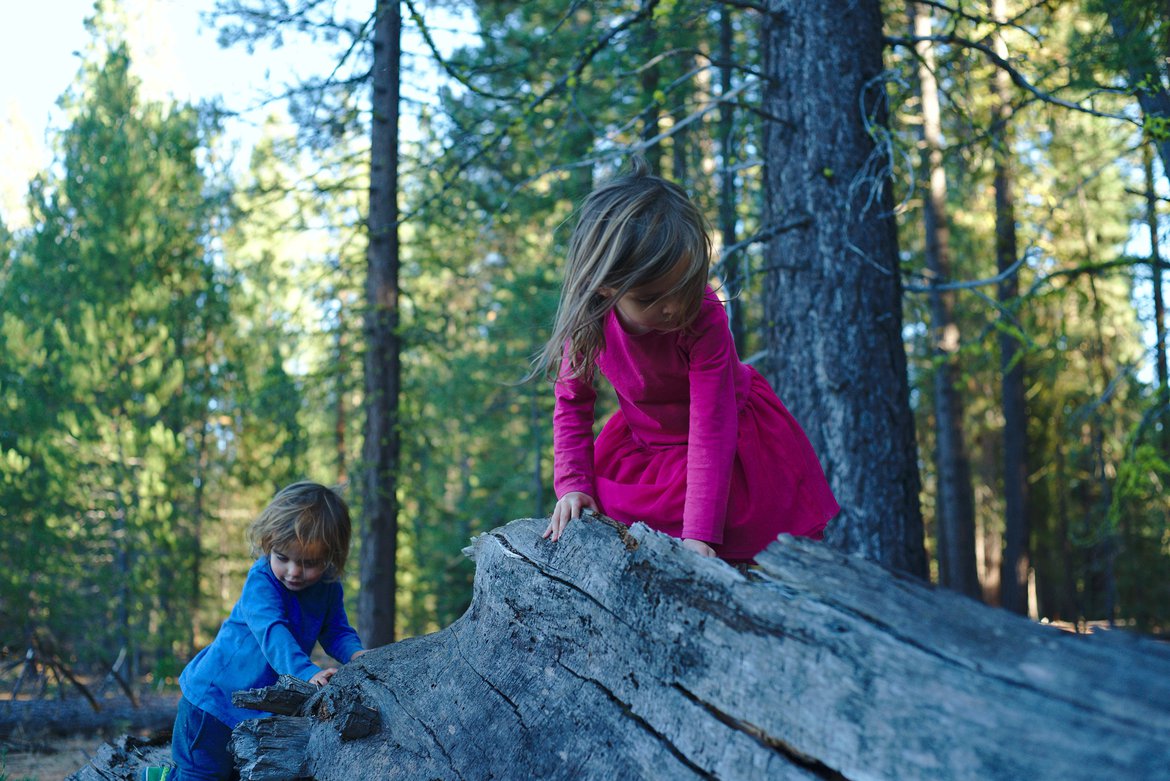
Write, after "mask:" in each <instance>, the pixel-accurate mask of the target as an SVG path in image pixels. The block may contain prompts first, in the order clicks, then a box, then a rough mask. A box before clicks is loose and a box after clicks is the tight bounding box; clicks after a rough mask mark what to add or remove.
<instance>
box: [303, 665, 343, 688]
mask: <svg viewBox="0 0 1170 781" xmlns="http://www.w3.org/2000/svg"><path fill="white" fill-rule="evenodd" d="M335 672H337V668H336V667H326V668H325V669H324V670H322V671H320V672H319V673H317V674H316V675H314V676H313V677H312V678H310V679H309V683H311V684H313V685H314V686H324V685H325V684H327V683H329V679H330V678H332V677H333V673H335Z"/></svg>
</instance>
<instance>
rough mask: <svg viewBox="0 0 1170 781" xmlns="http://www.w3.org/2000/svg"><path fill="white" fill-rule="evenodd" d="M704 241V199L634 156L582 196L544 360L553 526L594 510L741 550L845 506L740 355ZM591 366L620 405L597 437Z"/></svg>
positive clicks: (808, 526)
mask: <svg viewBox="0 0 1170 781" xmlns="http://www.w3.org/2000/svg"><path fill="white" fill-rule="evenodd" d="M710 252H711V244H710V238H709V236H708V234H707V229H706V221H705V220H704V219H703V216H702V214H701V213H700V212H699V210H698V209H697V207H696V206H695V205H694V204H693V203H692V202H691V201H690V199H689V198H688V197H687V195H686V193H685V192H683V190H682V189H681V188H680V187H678V186H677V185H675V184H673V183H671V182H668V181H666V180H664V179H661V178H659V177H656V176H652V175H650V174H649V171H648V168H647V166H646V164H645V162H643V161H641V160H635V162H634V168H633V172H632V173H631V174H629V175H627V176H622V177H619V178H617V179H614V180H612V181H610V182H609V183H607V184H604V185H602V186H601V187H599V188H598V189H596V190H595V191H594V192H593V193H592V194H591V195H590V196H589V197H588V198H587V199H586V201H585V203H584V204H583V205H582V207H581V211H580V219H579V222H578V224H577V227H576V229H575V230H574V231H573V235H572V238H571V239H570V243H569V255H568V262H567V265H566V270H565V281H564V288H563V290H562V292H561V301H560V307H559V309H558V311H557V319H556V324H555V326H554V328H553V334H552V338H551V339H550V340H549V342H548V344H547V345H546V346H545V348H544V351H543V352H542V353H541V355H540V356H538V358H537V367H538V371H544V372H545V373H546V375H548V376H549V377H550V378H555V379H556V383H555V395H556V409H555V412H554V414H553V452H554V468H553V476H554V479H553V484H554V488H555V490H556V494H557V497H558V500H557V504H556V508H555V509H554V510H553V512H552V517H551V518H550V520H549V525H548V528H547V529H546V530H545V532H544V536H545V537H546V538H551V539H552V540H553V541H554V542H555V541H556V540H557V539H559V538H560V536H561V534H562V533H563V532H564V530H565V527H566V526H567V525H568V523H569V521H570V520H572V519H574V518H578V517H580V515H581V511H582V510H583V509H585V508H591V509H593V510H596V511H598V512H601V513H603V514H605V515H608V516H610V517H611V518H614V519H615V520H618V521H621V522H622V523H625V524H627V525H628V524H632V523H634V522H636V521H642V522H644V523H645V524H647V525H648V526H650V528H652V529H656V530H658V531H661V532H665V533H667V534H670V535H672V536H674V537H679V538H681V539H682V541H683V546H684V547H686V548H689V549H690V550H693V551H695V552H697V553H700V554H702V555H704V556H719V557H721V558H723V559H727V560H731V561H745V560H750V559H751V558H752V557H753V556H755V555H756V554H757V553H759V552H760V551H761V550H763V549H764V548H765V547H767V546H768V544H769V543H771V542H772V541H773V540H775V539H776V537H777V536H778V535H779V534H781V533H787V534H793V535H798V536H804V537H813V538H816V539H820V538H821V536H822V534H823V530H824V528H825V525H826V524H827V523H828V521H829V520H830V519H831V518H832V517H833V516H834V515H836V513H837V511H838V509H839V508H838V505H837V502H836V500H835V499H834V498H833V494H832V491H830V489H829V485H828V482H827V481H826V480H825V475H824V472H823V470H822V469H821V465H820V462H819V461H818V460H817V457H816V454H815V453H814V452H813V449H812V446H811V445H810V444H809V441H808V438H807V437H806V436H805V434H804V431H803V430H802V429H801V427H800V425H799V424H798V423H797V422H796V420H795V419H793V417H792V415H791V414H790V413H789V412H788V410H787V409H785V408H784V405H783V404H781V403H780V400H779V399H778V398H777V397H776V394H775V393H774V392H773V391H772V388H771V387H770V386H769V385H768V383H767V381H766V380H765V379H764V378H763V377H762V376H760V374H759V373H758V372H757V371H756V370H755V369H753V368H751V367H750V366H747V365H745V364H743V363H741V362H740V360H739V357H738V355H737V354H736V351H735V344H734V342H733V341H732V338H731V331H730V329H729V328H728V322H727V314H726V312H725V311H724V309H723V305H722V303H721V302H720V301H719V299H718V298H717V297H716V296H715V294H714V293H713V292H712V290H711V288H710V287H708V286H707V275H708V272H709V269H710ZM595 369H597V370H600V372H601V374H603V375H604V376H605V377H606V378H607V379H608V380H609V381H610V383H611V384H612V385H613V387H614V390H615V391H616V392H617V397H618V401H619V403H620V408H619V409H618V411H617V412H615V413H614V414H613V416H612V417H610V419H609V420H608V421H607V422H606V423H605V426H604V427H603V428H602V431H601V433H600V434H599V435H598V437H597V441H596V442H594V439H593V405H594V400H595V398H596V393H595V391H594V388H593V379H594V374H595Z"/></svg>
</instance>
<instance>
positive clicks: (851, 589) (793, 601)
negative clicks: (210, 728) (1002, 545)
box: [306, 519, 1170, 781]
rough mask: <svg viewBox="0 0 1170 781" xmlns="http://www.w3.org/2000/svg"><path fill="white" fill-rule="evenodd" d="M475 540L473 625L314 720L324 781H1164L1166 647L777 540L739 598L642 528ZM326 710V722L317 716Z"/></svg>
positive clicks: (1168, 737)
mask: <svg viewBox="0 0 1170 781" xmlns="http://www.w3.org/2000/svg"><path fill="white" fill-rule="evenodd" d="M546 525H547V521H546V520H540V519H526V520H519V521H515V522H513V523H511V524H508V525H507V526H504V527H502V528H499V529H495V530H493V531H491V532H489V533H487V534H484V535H482V536H481V537H479V538H478V539H477V540H476V542H475V545H474V547H473V556H474V558H475V560H476V565H477V572H476V580H475V596H474V599H473V602H472V606H471V608H470V609H469V610H468V612H467V613H466V614H465V615H464V616H463V617H462V618H460V619H459V620H458V621H456V622H455V623H454V624H452V625H451V626H450V627H448V628H447V629H445V630H443V631H441V632H438V633H436V634H433V635H428V636H426V637H419V638H413V639H409V640H405V641H403V642H400V643H396V644H394V645H391V646H387V647H385V648H382V649H378V650H376V651H374V652H373V653H370V654H367V655H365V656H363V657H361V658H360V659H359V660H357V661H355V662H354V663H352V664H350V665H347V666H345V667H343V668H342V669H341V671H340V672H338V674H337V675H336V676H335V677H334V679H333V681H332V682H331V684H330V685H329V686H327V687H326V688H325V689H324V690H322V692H321V693H319V694H318V695H316V698H315V699H314V700H311V701H310V702H309V703H308V704H307V706H306V707H307V709H308V710H310V711H311V710H313V709H314V707H316V708H317V709H318V710H324V711H325V712H327V713H330V712H336V711H337V710H338V707H337V703H339V702H342V701H344V700H345V699H346V698H348V697H358V698H360V700H361V701H362V702H363V703H366V704H367V705H368V706H370V707H372V708H374V709H376V710H378V711H379V712H380V716H381V730H380V731H379V732H378V733H377V734H374V735H371V736H368V737H365V738H361V739H357V740H349V741H345V740H343V739H342V737H341V735H340V734H339V732H338V730H337V729H331V728H329V727H328V726H327V724H325V723H323V722H322V723H318V724H315V725H314V726H313V728H312V729H311V731H310V735H309V738H308V744H307V746H306V757H307V758H306V768H307V771H308V772H309V773H311V775H312V777H313V778H317V779H321V781H333V780H334V779H337V780H340V779H347V778H353V777H355V776H354V774H355V773H356V772H358V771H361V773H363V774H365V776H366V777H378V778H388V779H394V778H402V779H415V778H445V779H467V780H468V781H471V780H472V779H475V780H477V781H478V780H479V779H493V778H495V779H513V778H548V779H554V778H563V779H593V778H596V779H645V778H661V779H672V780H673V779H708V778H719V779H759V778H769V779H842V778H844V779H859V780H860V779H899V780H903V779H939V778H945V779H980V780H983V779H1020V778H1029V779H1046V778H1052V779H1062V781H1064V780H1065V779H1094V780H1096V779H1099V778H1122V777H1124V778H1127V779H1143V778H1149V779H1154V778H1164V773H1165V770H1166V768H1167V767H1170V709H1167V708H1166V706H1165V703H1166V702H1167V701H1170V675H1168V674H1167V673H1170V648H1167V647H1165V646H1164V645H1161V644H1158V643H1155V642H1154V641H1151V640H1145V639H1141V638H1135V637H1130V636H1127V635H1124V634H1122V633H1119V632H1116V633H1112V634H1108V635H1104V636H1094V637H1083V636H1080V637H1078V636H1073V635H1067V634H1064V633H1061V632H1059V631H1058V630H1056V629H1053V628H1049V627H1042V626H1038V625H1036V624H1033V623H1031V622H1028V621H1026V620H1024V619H1020V618H1018V617H1016V616H1013V615H1010V614H1008V613H1005V612H1003V611H999V610H995V609H991V608H987V607H984V606H982V605H979V604H977V603H975V602H972V601H970V600H968V599H966V598H964V597H961V596H958V595H956V594H952V593H950V592H946V591H941V590H935V589H932V588H930V587H929V586H926V585H924V584H922V583H920V582H918V581H916V580H914V579H911V578H907V577H903V576H900V575H897V574H892V573H889V572H886V571H885V570H882V569H880V568H878V567H876V566H874V565H872V564H870V563H868V562H865V561H862V560H860V559H858V558H856V557H851V556H846V555H842V554H840V553H837V552H835V551H833V550H831V549H829V548H828V547H826V546H824V545H821V544H818V543H813V542H809V541H806V540H798V539H792V538H782V539H781V540H780V541H779V542H777V543H776V544H774V545H773V546H771V547H770V548H769V549H768V550H767V551H766V552H765V553H764V554H763V555H761V556H760V557H759V560H760V565H761V566H760V567H759V568H758V569H755V570H752V571H750V572H749V573H747V574H746V575H745V574H743V573H741V572H740V571H737V570H736V569H733V568H732V567H729V566H728V565H726V564H724V563H722V562H719V561H717V560H714V559H701V558H699V557H697V556H694V555H692V554H690V553H688V552H686V551H684V550H682V548H681V547H680V546H679V544H678V543H677V541H675V540H671V539H670V538H667V537H665V536H663V535H660V534H656V533H654V532H652V531H650V530H649V529H647V528H645V527H642V526H635V527H634V528H633V529H631V530H628V531H627V530H626V529H625V528H624V527H621V528H617V527H615V526H611V525H609V524H608V523H606V522H605V521H604V520H600V519H586V520H585V521H583V522H580V523H578V522H573V523H572V524H570V526H569V530H568V532H567V533H566V535H565V536H564V537H563V538H562V539H561V541H560V542H559V543H556V544H553V543H550V542H548V541H546V540H542V539H541V538H540V534H541V531H542V530H543V529H544V527H545V526H546ZM324 698H329V699H330V700H331V701H332V702H333V703H334V705H332V706H329V707H324V708H322V706H320V705H317V704H315V703H319V702H321V701H323V700H324Z"/></svg>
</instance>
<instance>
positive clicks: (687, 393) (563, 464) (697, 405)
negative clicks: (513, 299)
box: [553, 289, 751, 544]
mask: <svg viewBox="0 0 1170 781" xmlns="http://www.w3.org/2000/svg"><path fill="white" fill-rule="evenodd" d="M604 334H605V347H604V349H603V350H602V352H601V355H600V356H599V357H598V362H597V363H598V368H599V369H600V370H601V373H602V374H603V375H605V377H606V379H608V380H609V381H610V383H611V384H612V385H613V387H614V390H615V391H616V392H617V397H618V401H619V402H620V405H621V410H622V413H623V414H624V415H625V418H626V421H627V423H628V425H629V427H630V430H631V433H632V435H633V437H634V439H635V441H636V442H638V444H639V445H641V446H643V447H651V448H656V447H685V448H687V470H686V499H685V502H684V510H683V532H682V536H683V537H684V538H692V539H698V540H703V541H705V542H709V543H713V544H719V543H721V542H722V541H723V525H724V520H725V515H726V512H727V494H728V489H729V486H730V482H731V470H732V463H733V461H734V458H735V450H736V435H737V419H738V411H739V410H740V409H741V408H742V407H743V405H744V404H745V403H746V401H747V396H748V391H749V389H750V385H751V370H750V369H749V368H748V367H747V366H745V365H744V364H742V363H740V361H739V357H738V355H737V354H736V351H735V343H734V342H733V341H732V338H731V331H730V329H729V327H728V322H727V313H726V312H725V311H724V309H723V305H722V303H720V301H719V300H718V299H717V298H716V297H715V294H714V293H713V292H712V291H711V290H710V289H708V290H707V293H706V295H705V296H704V298H703V303H702V307H701V309H700V313H699V316H698V318H697V319H696V320H695V322H694V324H692V325H691V326H690V327H689V328H687V329H685V330H683V331H674V332H667V333H661V332H656V331H651V332H649V333H645V334H632V333H629V332H628V331H626V329H625V328H623V327H622V324H621V321H620V319H619V317H618V315H617V312H616V311H614V310H611V311H610V312H609V314H608V315H606V320H605V326H604ZM562 366H563V367H567V366H568V355H566V356H565V360H564V361H563V362H562ZM555 395H556V407H555V411H554V413H553V453H554V466H553V485H554V488H555V490H556V493H557V496H558V497H561V496H564V495H565V494H566V493H569V492H570V491H580V492H582V493H586V494H588V495H590V496H592V497H594V498H596V497H597V491H596V487H595V481H594V463H593V420H594V417H593V416H594V401H595V399H596V397H597V394H596V392H595V390H594V388H593V385H592V383H591V382H590V381H589V380H587V379H582V378H564V377H563V376H562V379H560V380H559V381H558V382H557V383H556V389H555ZM680 490H681V486H680ZM604 509H605V508H604V507H602V510H603V511H604Z"/></svg>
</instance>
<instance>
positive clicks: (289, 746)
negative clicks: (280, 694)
mask: <svg viewBox="0 0 1170 781" xmlns="http://www.w3.org/2000/svg"><path fill="white" fill-rule="evenodd" d="M312 727H313V720H312V719H311V718H309V717H308V716H266V717H265V718H262V719H249V720H248V721H245V722H243V723H241V724H240V725H239V726H238V727H236V728H235V729H234V730H233V731H232V739H231V742H230V743H229V747H230V749H231V752H232V755H233V756H235V757H236V770H238V771H239V773H240V781H292V780H293V779H303V778H310V777H311V776H310V774H309V772H308V747H309V733H310V731H311V730H312Z"/></svg>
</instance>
